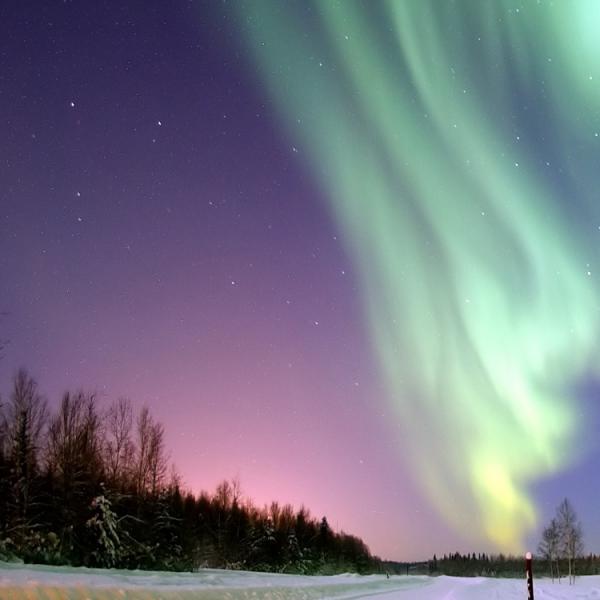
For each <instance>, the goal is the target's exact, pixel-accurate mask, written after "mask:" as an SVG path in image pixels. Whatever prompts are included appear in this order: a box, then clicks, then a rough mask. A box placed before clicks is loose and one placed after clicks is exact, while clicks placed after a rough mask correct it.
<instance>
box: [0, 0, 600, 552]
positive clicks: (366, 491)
mask: <svg viewBox="0 0 600 600" xmlns="http://www.w3.org/2000/svg"><path fill="white" fill-rule="evenodd" d="M599 19H600V6H599V5H598V3H597V2H596V1H595V0H579V1H578V2H573V3H568V2H566V1H565V2H564V3H563V2H554V3H553V2H550V1H549V0H548V1H546V0H538V1H537V2H534V1H528V2H524V1H522V2H518V1H509V0H497V1H496V2H487V3H486V2H479V1H478V0H473V1H469V0H456V1H454V2H453V1H450V0H439V1H434V0H406V1H405V2H397V1H385V0H381V1H378V2H359V1H348V2H335V1H325V0H321V1H319V0H313V1H305V2H300V1H298V2H295V1H293V2H292V1H290V2H287V1H286V2H278V1H275V0H273V1H258V0H257V1H255V2H242V1H241V0H240V1H239V2H217V1H216V0H215V1H214V2H192V1H188V2H184V1H173V2H160V1H154V0H144V1H137V0H136V1H134V0H132V1H129V2H126V3H123V2H116V1H115V2H109V1H100V0H98V1H91V0H90V1H65V2H58V1H53V0H52V1H48V2H42V1H41V0H40V1H37V2H36V1H18V0H17V1H12V0H8V1H5V2H2V4H1V5H0V136H1V139H2V144H1V145H0V282H1V287H0V311H2V312H3V313H5V314H4V315H3V316H2V318H1V320H0V339H8V340H9V344H8V345H7V347H6V348H5V349H4V351H3V357H2V359H1V360H0V392H1V393H2V395H3V396H5V395H6V394H7V393H8V390H9V387H10V380H11V377H12V376H13V374H14V373H15V371H16V369H17V368H18V367H20V366H24V367H26V368H27V369H28V370H29V371H30V372H31V374H32V375H33V376H34V377H35V378H36V379H37V380H38V383H39V385H40V388H41V389H42V390H43V391H44V393H45V394H46V396H47V398H48V401H49V403H50V404H51V405H52V406H56V404H57V403H58V401H59V399H60V396H61V394H62V392H64V391H65V390H66V389H77V388H84V389H86V390H90V391H96V392H97V393H98V396H99V398H100V401H101V403H102V404H103V405H108V403H109V402H110V401H112V400H114V399H115V398H117V397H119V396H126V397H129V398H131V400H132V401H133V403H134V405H135V406H138V407H141V406H142V405H144V404H146V405H147V406H149V407H150V409H151V411H152V413H153V414H154V415H155V416H156V418H157V419H158V420H159V421H161V422H162V423H163V424H164V425H165V429H166V436H167V446H168V447H169V449H170V452H171V459H172V461H173V462H174V463H175V464H176V465H177V468H178V470H179V472H180V473H181V476H182V478H183V481H184V483H185V485H186V486H187V487H189V488H191V489H192V490H194V491H196V492H199V491H200V490H202V489H206V490H213V489H214V488H215V486H216V485H217V483H218V482H219V481H220V480H222V479H224V478H231V477H235V476H237V477H239V479H240V480H241V485H242V489H243V491H244V493H245V494H246V495H247V496H248V497H250V498H252V499H253V500H254V501H255V502H256V503H257V504H259V505H261V504H263V503H265V502H270V501H271V500H274V499H277V500H279V501H280V502H281V503H285V502H290V503H292V504H293V505H294V506H296V507H297V508H298V507H300V505H301V504H305V505H306V506H307V507H308V508H309V509H310V510H311V511H312V513H313V514H314V515H315V516H317V517H320V516H322V515H327V516H328V518H329V520H330V523H331V524H332V526H333V527H334V528H336V529H338V530H339V529H343V530H345V531H346V532H350V533H353V534H356V535H359V536H360V537H362V538H363V539H364V540H365V542H366V543H367V544H368V545H369V546H370V548H371V550H372V551H373V552H375V553H376V554H379V555H381V556H383V557H385V558H390V559H414V558H424V557H428V556H431V555H432V554H433V553H434V552H437V553H438V555H439V554H441V553H444V552H453V551H463V552H465V551H469V552H472V551H475V552H479V551H499V550H502V551H507V552H517V551H522V550H524V549H525V548H530V549H535V547H536V546H537V542H538V539H539V532H540V529H541V526H542V525H543V524H544V522H545V521H547V520H548V518H549V517H550V516H552V514H553V512H554V509H555V507H556V506H557V505H558V503H559V502H560V501H561V500H562V498H563V497H565V496H568V497H569V499H570V500H571V501H572V503H573V505H574V507H575V509H576V510H577V511H578V513H579V516H580V517H581V520H582V522H583V528H584V536H585V544H586V549H587V550H589V551H595V552H598V551H600V522H599V521H600V520H599V519H598V511H597V501H598V498H599V497H600V477H598V472H599V468H598V467H599V466H600V448H599V447H598V444H597V439H598V429H599V427H598V423H599V419H598V416H599V411H598V406H597V404H598V399H599V398H600V384H599V383H598V382H599V379H598V374H599V371H600V369H599V367H600V360H599V359H600V357H599V350H600V279H599V277H600V253H599V249H600V245H599V243H600V198H599V194H600V192H598V189H599V187H598V173H599V172H600V59H599V58H598V57H600V41H599V40H600V38H598V36H597V31H598V26H599V25H600V23H599Z"/></svg>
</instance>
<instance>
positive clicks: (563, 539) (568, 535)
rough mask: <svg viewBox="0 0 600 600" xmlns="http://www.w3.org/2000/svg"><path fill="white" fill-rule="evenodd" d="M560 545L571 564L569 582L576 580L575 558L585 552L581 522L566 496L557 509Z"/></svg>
mask: <svg viewBox="0 0 600 600" xmlns="http://www.w3.org/2000/svg"><path fill="white" fill-rule="evenodd" d="M556 514H557V521H558V528H559V532H560V545H561V547H562V551H563V555H564V556H565V557H566V559H567V562H568V565H569V583H574V582H575V560H576V559H577V558H578V557H579V556H581V554H582V553H583V532H582V529H581V523H580V522H579V519H578V518H577V514H576V513H575V510H574V509H573V506H572V505H571V503H570V502H569V501H568V500H567V499H566V498H565V499H564V500H563V501H562V502H561V503H560V505H559V507H558V509H557V513H556Z"/></svg>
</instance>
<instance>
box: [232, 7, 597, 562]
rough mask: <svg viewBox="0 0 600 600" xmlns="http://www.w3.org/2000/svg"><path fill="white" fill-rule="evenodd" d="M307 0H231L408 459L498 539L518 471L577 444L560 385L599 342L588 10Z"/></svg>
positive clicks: (524, 505)
mask: <svg viewBox="0 0 600 600" xmlns="http://www.w3.org/2000/svg"><path fill="white" fill-rule="evenodd" d="M309 5H310V6H309V9H307V8H306V6H307V3H306V2H303V3H279V2H274V3H271V2H261V1H257V2H250V3H243V4H238V5H237V11H238V17H239V22H240V23H242V24H243V27H244V30H245V31H247V33H248V39H249V45H250V47H251V49H252V52H253V56H254V58H255V64H256V68H257V70H258V72H259V75H260V77H261V78H262V79H263V81H264V82H265V83H266V85H267V86H268V89H269V92H270V94H271V95H272V98H273V99H274V102H275V105H276V106H277V108H278V109H279V111H280V112H281V114H282V116H283V118H284V120H285V123H286V125H287V127H288V131H289V133H290V135H292V136H293V139H294V143H295V144H296V145H298V146H299V147H300V148H301V149H302V150H303V151H304V152H305V154H306V155H307V160H309V161H310V164H311V166H312V169H313V171H314V173H315V175H316V177H318V179H319V181H320V184H321V185H322V187H323V189H324V190H325V191H326V193H327V195H328V197H329V200H330V203H331V209H332V211H333V213H334V215H335V218H336V221H337V223H338V225H339V227H340V228H341V230H343V232H344V234H345V235H344V237H345V239H346V241H347V244H348V250H349V252H350V253H351V255H352V256H353V258H354V260H355V262H356V265H357V268H358V271H359V276H360V281H361V291H362V294H363V296H364V305H365V310H366V316H367V319H368V324H369V330H370V332H371V336H372V340H373V347H374V350H375V352H376V355H377V357H378V360H379V362H380V365H381V369H382V373H383V375H384V377H385V380H386V382H387V385H388V392H389V398H390V401H391V403H392V404H393V406H394V408H395V410H396V414H397V416H398V425H399V427H400V428H401V434H402V438H403V441H404V442H405V443H406V448H407V451H408V454H407V459H406V462H407V464H408V465H409V466H410V467H411V468H412V469H413V471H414V475H415V477H416V479H417V480H418V481H419V482H420V483H421V484H422V487H423V490H424V492H425V493H426V494H427V496H428V498H429V499H430V501H431V502H432V503H433V504H434V505H435V507H436V508H437V509H438V510H439V511H440V513H441V514H442V515H443V516H444V518H445V519H446V520H447V521H448V522H449V523H451V524H452V525H453V526H455V527H456V528H457V530H460V531H462V532H463V535H464V534H465V532H468V533H469V534H471V537H473V538H475V539H483V540H488V541H490V542H492V543H494V544H495V545H496V546H497V547H498V548H500V549H506V550H509V551H514V550H516V549H517V548H519V547H520V546H521V541H522V539H523V536H524V535H525V534H526V533H527V531H528V530H529V529H531V527H532V526H534V524H535V522H536V508H535V506H534V503H533V501H532V498H531V496H530V494H529V493H528V485H530V484H531V483H532V482H533V481H535V480H536V479H539V478H541V477H543V476H546V475H549V474H552V473H555V472H557V471H558V470H560V469H562V468H565V467H566V466H568V465H569V464H571V463H572V461H573V460H574V458H575V455H576V451H577V444H575V443H574V441H575V439H576V436H577V435H578V433H579V432H580V431H581V428H582V424H581V423H580V422H578V414H579V413H578V410H577V406H576V402H577V400H576V399H575V398H574V397H573V395H572V394H571V393H570V391H569V390H570V386H571V385H572V384H573V382H574V381H576V380H577V378H578V377H581V376H582V374H583V373H584V372H585V370H586V369H588V368H589V365H590V364H591V361H592V360H593V359H594V358H595V357H596V356H597V338H598V300H597V298H598V291H599V289H598V287H599V286H598V283H597V282H598V281H599V280H598V276H597V275H596V276H594V274H593V273H592V274H591V275H590V274H588V271H589V269H590V267H588V266H586V265H587V264H588V263H589V262H590V260H591V257H590V247H591V243H592V238H591V235H593V233H592V229H596V228H597V225H593V224H592V225H590V224H589V223H592V222H593V221H592V219H593V218H594V217H597V216H598V215H597V208H596V207H595V204H596V200H595V198H594V197H593V195H591V194H587V190H591V189H593V187H592V186H591V181H592V180H591V177H592V175H591V173H590V168H589V167H590V164H591V163H590V160H589V159H588V158H586V157H589V156H595V157H596V159H597V157H598V148H599V146H598V144H599V143H600V142H599V141H598V138H597V137H594V135H593V133H592V132H593V131H594V127H596V130H600V120H599V116H600V115H599V112H600V111H599V110H598V106H599V104H598V101H599V100H600V87H599V86H598V84H599V83H600V63H599V61H600V42H599V41H598V36H597V35H596V32H597V26H598V25H600V22H599V21H600V18H599V17H600V9H599V8H598V3H597V2H595V0H589V1H580V2H577V3H568V2H565V3H556V5H554V6H553V5H552V3H550V2H540V3H538V4H535V3H533V2H530V3H525V5H524V6H523V5H522V3H514V2H507V1H505V2H501V1H496V2H493V3H492V2H479V0H474V1H472V2H470V1H466V0H465V1H456V2H450V1H447V2H442V1H439V0H431V1H427V0H389V1H388V2H385V1H382V2H379V3H374V2H364V3H363V2H357V1H348V2H333V1H314V2H312V3H309ZM516 8H519V10H516ZM307 15H308V16H307ZM592 23H593V25H592ZM528 105H530V106H531V107H530V108H529V113H524V111H527V110H528ZM593 107H595V109H594V110H591V109H592V108H593ZM524 114H525V117H523V115H524ZM540 130H541V131H542V132H545V133H544V135H542V134H540ZM542 138H543V141H542ZM298 140H299V141H298ZM569 148H576V149H577V150H576V152H575V153H573V152H570V151H569ZM544 153H545V154H544ZM577 156H579V157H580V158H579V159H578V158H577ZM556 161H559V164H560V168H561V172H562V173H563V175H562V176H561V178H560V185H559V183H558V180H557V176H556V175H555V174H556V172H557V171H556V167H554V168H552V164H553V163H554V162H556ZM586 161H587V162H586ZM550 162H551V163H552V164H550V165H549V164H547V163H550ZM596 173H597V167H596ZM594 174H595V173H594ZM588 184H589V185H588ZM566 192H568V193H570V194H572V196H573V197H572V198H569V199H565V198H564V194H565V193H566ZM569 203H570V204H569ZM569 206H570V207H571V208H573V209H575V208H577V210H573V214H582V215H584V223H583V224H582V223H576V222H574V219H573V218H570V219H567V218H566V215H567V214H568V211H567V207H569ZM585 222H587V223H588V228H587V229H586V225H585ZM596 234H597V232H596ZM593 258H594V259H595V258H596V256H595V255H594V257H593Z"/></svg>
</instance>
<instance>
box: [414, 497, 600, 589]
mask: <svg viewBox="0 0 600 600" xmlns="http://www.w3.org/2000/svg"><path fill="white" fill-rule="evenodd" d="M583 549H584V547H583V529H582V526H581V523H580V521H579V519H578V517H577V514H576V512H575V509H574V508H573V506H572V504H571V502H570V501H569V500H568V499H567V498H565V499H564V500H563V501H562V502H561V503H560V505H559V506H558V508H557V509H556V516H555V517H554V518H553V519H551V521H550V523H549V524H548V526H546V527H545V528H544V530H543V531H542V538H541V541H540V543H539V545H538V549H537V554H536V556H535V557H534V558H535V561H534V575H536V576H546V577H551V578H552V581H554V580H555V578H557V579H558V581H559V582H560V580H561V577H562V574H566V575H567V576H568V579H569V583H573V581H574V580H575V575H598V574H599V573H600V557H599V556H597V555H596V554H591V553H590V554H588V555H584V553H583ZM523 569H524V558H523V557H522V556H510V555H509V556H507V555H504V554H497V555H488V554H485V553H483V554H481V553H480V554H475V553H474V552H473V553H471V554H460V553H459V552H455V553H452V554H444V556H443V557H442V558H440V559H438V558H437V556H436V555H434V556H433V559H431V560H430V561H428V562H427V563H415V564H414V565H412V568H411V570H412V571H413V572H419V573H429V574H434V575H435V574H440V575H454V576H461V577H475V576H484V577H485V576H488V577H490V576H491V577H522V576H523Z"/></svg>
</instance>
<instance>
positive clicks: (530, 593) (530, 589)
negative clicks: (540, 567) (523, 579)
mask: <svg viewBox="0 0 600 600" xmlns="http://www.w3.org/2000/svg"><path fill="white" fill-rule="evenodd" d="M525 573H526V575H527V600H533V571H532V570H531V552H528V553H527V554H526V555H525Z"/></svg>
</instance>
